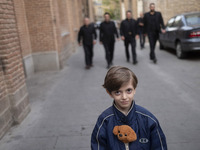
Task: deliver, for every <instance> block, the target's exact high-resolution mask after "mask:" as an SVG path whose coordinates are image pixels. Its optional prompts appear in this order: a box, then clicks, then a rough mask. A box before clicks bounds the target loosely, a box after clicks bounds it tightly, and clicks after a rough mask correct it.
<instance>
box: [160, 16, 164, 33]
mask: <svg viewBox="0 0 200 150" xmlns="http://www.w3.org/2000/svg"><path fill="white" fill-rule="evenodd" d="M160 25H161V28H162V29H165V25H164V21H163V17H162V14H161V13H160Z"/></svg>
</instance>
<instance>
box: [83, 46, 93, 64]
mask: <svg viewBox="0 0 200 150" xmlns="http://www.w3.org/2000/svg"><path fill="white" fill-rule="evenodd" d="M83 48H84V52H85V64H86V66H90V65H92V58H93V45H83Z"/></svg>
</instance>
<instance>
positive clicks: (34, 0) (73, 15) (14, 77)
mask: <svg viewBox="0 0 200 150" xmlns="http://www.w3.org/2000/svg"><path fill="white" fill-rule="evenodd" d="M86 1H87V0H83V1H81V2H80V1H79V0H59V1H56V0H0V138H1V137H2V136H3V135H4V134H5V133H6V131H7V130H8V129H9V128H10V127H11V126H12V124H15V123H20V122H21V121H22V120H23V119H24V118H25V117H26V115H27V114H28V113H29V111H30V106H29V100H28V93H27V88H26V83H25V74H26V75H29V74H31V73H33V72H35V71H44V70H55V69H60V68H62V67H63V66H64V62H65V61H66V59H67V58H68V57H69V56H70V55H71V53H72V52H74V51H75V49H76V44H77V33H78V30H79V28H80V26H81V25H82V20H83V16H85V15H84V14H83V12H88V11H82V10H83V5H82V2H84V4H87V3H86Z"/></svg>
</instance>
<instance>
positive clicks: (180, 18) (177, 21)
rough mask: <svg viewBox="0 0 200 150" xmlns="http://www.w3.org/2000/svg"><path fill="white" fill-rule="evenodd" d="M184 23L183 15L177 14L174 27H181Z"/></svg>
mask: <svg viewBox="0 0 200 150" xmlns="http://www.w3.org/2000/svg"><path fill="white" fill-rule="evenodd" d="M182 25H183V22H182V16H177V17H176V18H175V20H174V23H173V27H181V26H182Z"/></svg>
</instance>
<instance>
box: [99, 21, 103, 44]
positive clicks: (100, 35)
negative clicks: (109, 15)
mask: <svg viewBox="0 0 200 150" xmlns="http://www.w3.org/2000/svg"><path fill="white" fill-rule="evenodd" d="M99 41H100V42H102V41H103V30H102V24H100V33H99Z"/></svg>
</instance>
